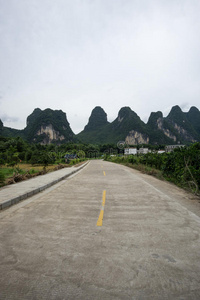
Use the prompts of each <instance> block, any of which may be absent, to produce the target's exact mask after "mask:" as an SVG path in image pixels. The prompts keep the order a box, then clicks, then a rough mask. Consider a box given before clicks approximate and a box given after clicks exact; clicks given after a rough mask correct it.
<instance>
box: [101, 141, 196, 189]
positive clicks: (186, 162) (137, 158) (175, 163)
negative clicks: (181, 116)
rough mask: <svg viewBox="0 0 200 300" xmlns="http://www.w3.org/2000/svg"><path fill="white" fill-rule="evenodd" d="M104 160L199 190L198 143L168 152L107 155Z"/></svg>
mask: <svg viewBox="0 0 200 300" xmlns="http://www.w3.org/2000/svg"><path fill="white" fill-rule="evenodd" d="M106 160H109V161H112V162H116V163H122V164H125V165H127V166H131V167H133V168H136V169H138V170H140V171H142V172H145V173H147V174H151V175H154V176H156V177H158V178H160V179H162V178H164V179H166V180H168V181H171V182H173V183H175V184H177V185H178V186H180V187H183V188H186V189H189V190H190V191H192V192H194V193H195V194H199V191H200V143H195V144H192V145H190V146H187V147H183V148H177V149H175V150H174V151H173V152H170V153H163V154H157V153H148V154H145V155H129V156H112V157H111V156H107V157H106Z"/></svg>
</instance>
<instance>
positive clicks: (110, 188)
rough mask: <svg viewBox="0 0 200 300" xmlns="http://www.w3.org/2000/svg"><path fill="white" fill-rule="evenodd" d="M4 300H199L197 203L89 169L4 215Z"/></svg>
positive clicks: (116, 168) (116, 173) (0, 272)
mask: <svg viewBox="0 0 200 300" xmlns="http://www.w3.org/2000/svg"><path fill="white" fill-rule="evenodd" d="M0 299H1V300H5V299H7V300H13V299H16V300H30V299H31V300H37V299H38V300H43V299H44V300H61V299H62V300H64V299H66V300H68V299H69V300H71V299H85V300H90V299H91V300H96V299H99V300H100V299H103V300H104V299H108V300H112V299H123V300H126V299H136V300H142V299H152V300H156V299H170V300H171V299H179V300H188V299H192V300H194V299H200V203H199V201H198V200H197V199H195V197H192V196H190V195H189V194H187V193H185V192H184V191H182V190H180V189H178V188H177V187H174V186H173V185H171V184H169V183H165V182H161V181H158V180H156V179H155V178H153V177H150V176H147V175H144V174H140V173H139V172H137V171H134V170H132V169H129V168H127V167H123V166H120V165H116V164H112V163H109V162H103V161H91V162H90V164H89V165H87V166H86V167H85V168H84V169H83V170H82V171H80V172H79V173H78V174H77V175H74V176H73V177H71V178H70V179H67V180H64V181H63V182H61V183H58V184H56V185H55V186H54V187H52V188H50V189H48V190H46V191H44V192H42V193H41V194H39V195H37V196H34V197H32V198H30V199H28V200H25V201H23V202H21V203H20V204H17V205H15V206H13V207H11V208H9V209H7V210H5V211H2V212H1V213H0Z"/></svg>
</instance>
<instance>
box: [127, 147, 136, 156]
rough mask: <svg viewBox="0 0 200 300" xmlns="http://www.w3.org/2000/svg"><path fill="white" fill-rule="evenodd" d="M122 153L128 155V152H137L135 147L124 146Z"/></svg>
mask: <svg viewBox="0 0 200 300" xmlns="http://www.w3.org/2000/svg"><path fill="white" fill-rule="evenodd" d="M124 154H125V155H130V154H133V155H135V154H137V149H136V148H125V149H124Z"/></svg>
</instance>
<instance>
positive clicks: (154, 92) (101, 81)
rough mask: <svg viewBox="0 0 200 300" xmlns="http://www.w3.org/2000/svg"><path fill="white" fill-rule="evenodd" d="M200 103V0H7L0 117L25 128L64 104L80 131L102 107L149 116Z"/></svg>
mask: <svg viewBox="0 0 200 300" xmlns="http://www.w3.org/2000/svg"><path fill="white" fill-rule="evenodd" d="M177 104H178V105H179V106H180V107H181V108H182V109H183V111H188V109H189V108H190V107H191V106H196V107H197V108H199V109H200V0H0V118H1V120H2V121H3V123H4V126H8V127H13V128H16V129H23V128H24V127H25V126H26V118H27V116H28V115H30V114H31V113H32V111H33V109H34V108H36V107H39V108H41V109H45V108H51V109H61V110H63V111H64V112H66V114H67V119H68V121H69V123H70V126H71V128H72V130H73V131H74V132H75V133H78V132H80V131H81V130H83V128H84V126H85V125H86V124H87V122H88V118H89V116H90V114H91V111H92V109H93V108H94V107H95V106H97V105H98V106H101V107H102V108H103V109H104V110H105V112H106V113H107V116H108V120H109V121H113V120H114V119H115V118H116V117H117V114H118V111H119V109H120V108H121V107H123V106H129V107H130V108H131V109H132V110H133V111H135V112H136V113H137V114H138V115H139V116H140V118H141V119H142V120H143V121H145V122H146V121H147V120H148V117H149V115H150V113H151V112H152V111H158V110H160V111H162V112H163V113H164V115H167V113H168V112H169V110H170V109H171V107H172V106H174V105H177Z"/></svg>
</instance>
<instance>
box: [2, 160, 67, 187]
mask: <svg viewBox="0 0 200 300" xmlns="http://www.w3.org/2000/svg"><path fill="white" fill-rule="evenodd" d="M56 166H57V165H49V166H47V167H45V171H46V172H51V171H54V170H55V168H56ZM66 167H68V165H66ZM42 171H44V166H41V165H34V166H33V165H31V164H26V163H19V164H17V165H16V166H15V167H7V166H1V167H0V187H1V186H3V185H5V184H7V182H8V181H9V179H10V178H12V177H13V176H14V174H17V173H18V174H26V173H29V174H31V175H33V174H37V173H39V172H42Z"/></svg>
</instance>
